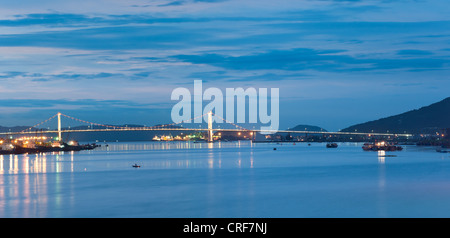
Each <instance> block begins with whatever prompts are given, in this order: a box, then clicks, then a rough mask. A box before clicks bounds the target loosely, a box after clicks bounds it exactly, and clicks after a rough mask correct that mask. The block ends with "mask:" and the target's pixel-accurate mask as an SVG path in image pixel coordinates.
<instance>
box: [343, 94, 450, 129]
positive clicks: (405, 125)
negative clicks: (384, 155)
mask: <svg viewBox="0 0 450 238" xmlns="http://www.w3.org/2000/svg"><path fill="white" fill-rule="evenodd" d="M444 128H450V97H448V98H446V99H444V100H442V101H440V102H437V103H433V104H431V105H429V106H425V107H422V108H419V109H415V110H411V111H408V112H405V113H402V114H398V115H394V116H390V117H386V118H381V119H378V120H375V121H369V122H365V123H361V124H357V125H353V126H350V127H348V128H345V129H343V130H341V131H345V132H354V131H355V130H356V131H358V132H372V130H373V132H380V133H382V132H387V131H389V132H392V133H405V132H406V133H435V132H439V131H440V130H441V129H444Z"/></svg>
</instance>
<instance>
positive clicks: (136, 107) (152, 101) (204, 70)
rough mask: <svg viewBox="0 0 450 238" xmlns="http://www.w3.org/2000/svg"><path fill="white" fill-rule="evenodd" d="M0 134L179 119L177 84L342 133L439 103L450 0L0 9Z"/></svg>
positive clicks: (183, 1) (449, 53)
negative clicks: (76, 120)
mask: <svg viewBox="0 0 450 238" xmlns="http://www.w3.org/2000/svg"><path fill="white" fill-rule="evenodd" d="M0 6H1V7H0V102H1V103H0V109H1V110H2V111H3V113H1V114H0V125H3V126H13V125H33V124H35V123H37V122H39V121H42V120H44V119H46V118H48V117H50V116H51V115H54V114H55V113H56V112H58V111H61V112H63V113H65V114H69V115H73V116H75V117H80V118H82V119H86V120H90V121H95V122H101V123H109V124H122V123H134V124H146V125H153V124H158V123H167V122H170V121H171V120H170V112H171V108H172V106H173V105H174V104H175V103H176V102H174V101H171V100H170V95H171V92H172V90H173V89H175V88H177V87H188V88H192V87H193V81H194V80H198V79H201V80H203V82H204V87H205V88H207V87H218V88H226V87H233V88H236V87H244V88H246V87H256V88H261V87H264V88H272V87H277V88H280V96H281V98H280V127H281V128H288V127H293V126H295V125H297V124H311V125H318V126H322V127H324V128H326V129H328V130H338V129H343V128H345V127H347V126H350V125H352V124H355V123H360V122H365V121H368V120H374V119H378V118H380V117H385V116H389V115H393V114H398V113H402V112H405V111H408V110H411V109H416V108H419V107H422V106H426V105H428V104H431V103H434V102H437V101H439V100H442V99H444V98H446V97H448V96H450V95H449V91H448V89H449V88H450V87H449V86H450V80H449V79H450V78H449V69H450V61H449V60H450V44H449V43H450V2H448V1H446V0H398V1H390V0H378V1H370V0H368V1H358V0H352V1H350V0H349V1H344V0H303V1H302V0H296V1H293V0H289V1H288V0H281V1H267V0H262V1H249V0H237V1H235V0H216V1H215V0H175V1H173V0H172V1H171V0H169V1H153V0H139V1H119V0H108V1H106V0H92V1H81V2H80V1H73V0H66V1H56V0H43V1H32V0H23V1H9V2H6V3H5V2H2V3H0Z"/></svg>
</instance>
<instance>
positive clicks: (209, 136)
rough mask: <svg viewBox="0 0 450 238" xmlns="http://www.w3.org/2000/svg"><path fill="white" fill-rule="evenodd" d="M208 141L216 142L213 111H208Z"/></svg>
mask: <svg viewBox="0 0 450 238" xmlns="http://www.w3.org/2000/svg"><path fill="white" fill-rule="evenodd" d="M208 142H214V140H213V129H212V111H210V112H208Z"/></svg>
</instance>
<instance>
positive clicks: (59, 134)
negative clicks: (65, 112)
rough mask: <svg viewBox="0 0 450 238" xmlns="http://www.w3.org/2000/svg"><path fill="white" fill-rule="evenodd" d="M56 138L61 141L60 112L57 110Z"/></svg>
mask: <svg viewBox="0 0 450 238" xmlns="http://www.w3.org/2000/svg"><path fill="white" fill-rule="evenodd" d="M58 140H59V141H62V137H61V113H60V112H58Z"/></svg>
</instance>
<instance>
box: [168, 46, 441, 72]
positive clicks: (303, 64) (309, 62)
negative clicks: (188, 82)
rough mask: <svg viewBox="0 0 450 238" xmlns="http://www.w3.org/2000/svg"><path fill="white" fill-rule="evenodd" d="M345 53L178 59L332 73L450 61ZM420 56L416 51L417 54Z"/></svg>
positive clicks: (300, 50)
mask: <svg viewBox="0 0 450 238" xmlns="http://www.w3.org/2000/svg"><path fill="white" fill-rule="evenodd" d="M344 53H346V51H345V50H317V49H309V48H297V49H292V50H272V51H267V52H263V53H259V54H253V55H243V56H226V55H219V54H202V55H178V56H174V57H175V58H177V59H180V60H183V61H186V62H191V63H193V64H207V65H212V66H216V67H220V68H223V69H231V70H263V69H264V70H266V69H277V70H294V71H296V70H318V71H330V72H342V71H347V72H349V71H367V70H381V69H416V70H417V69H422V70H424V69H428V70H430V69H441V68H443V67H444V66H445V64H446V63H449V61H448V59H439V58H412V59H411V58H408V59H403V58H398V59H395V58H363V57H361V58H356V57H354V56H351V55H346V54H344ZM416 53H417V52H416Z"/></svg>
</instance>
